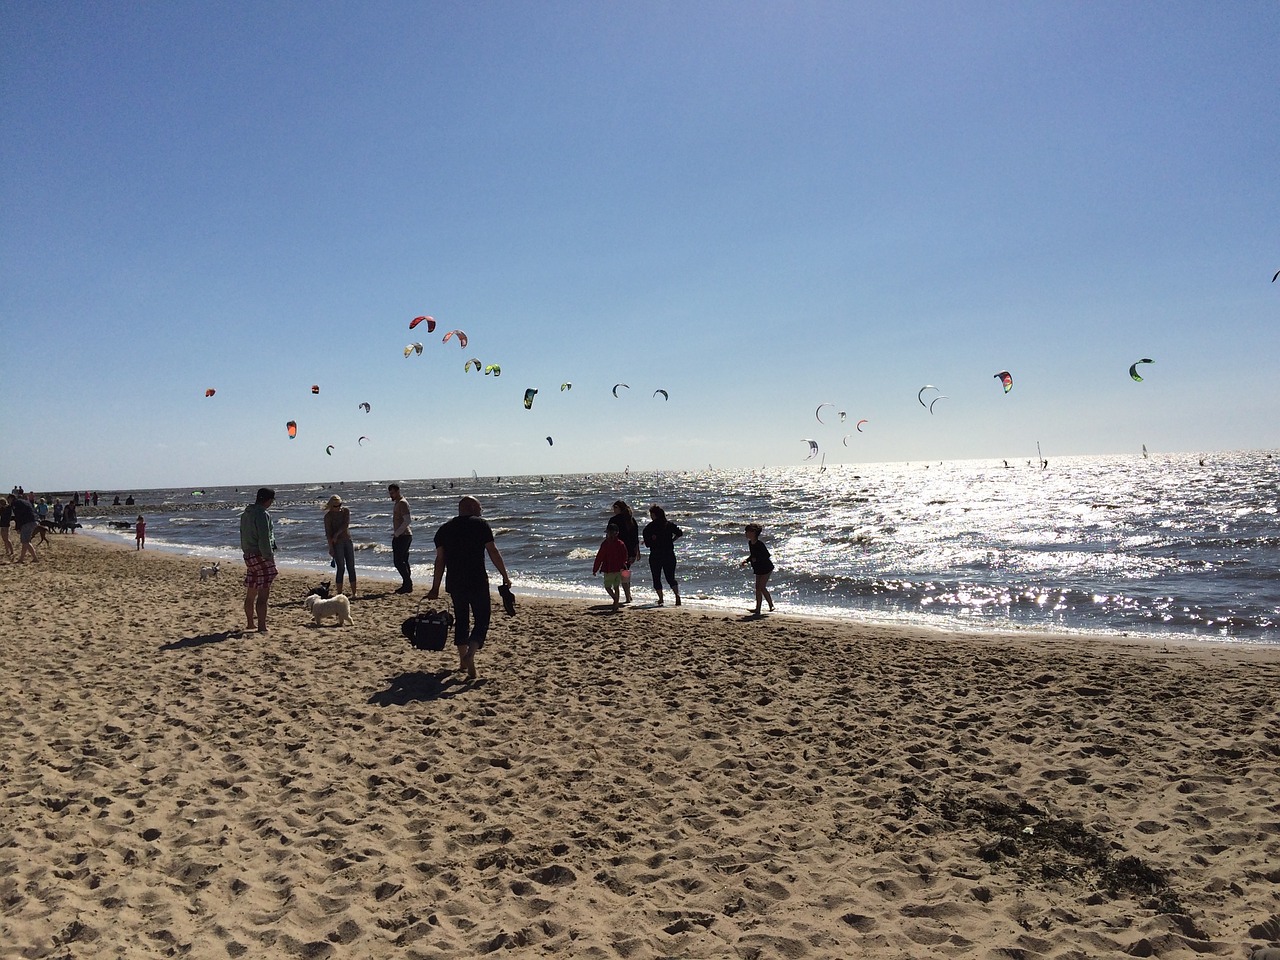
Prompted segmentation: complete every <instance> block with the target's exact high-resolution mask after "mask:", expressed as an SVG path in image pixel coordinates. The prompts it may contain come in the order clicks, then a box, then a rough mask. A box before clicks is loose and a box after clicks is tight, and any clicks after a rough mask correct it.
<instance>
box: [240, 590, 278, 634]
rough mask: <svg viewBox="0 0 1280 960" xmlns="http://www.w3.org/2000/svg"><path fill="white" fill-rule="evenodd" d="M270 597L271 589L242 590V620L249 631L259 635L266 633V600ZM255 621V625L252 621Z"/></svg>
mask: <svg viewBox="0 0 1280 960" xmlns="http://www.w3.org/2000/svg"><path fill="white" fill-rule="evenodd" d="M270 596H271V588H270V587H264V588H262V589H258V588H256V587H245V588H244V619H245V623H246V624H248V628H249V629H250V630H255V629H256V630H257V631H258V632H259V633H266V632H267V599H268V598H269V597H270ZM255 619H256V620H257V623H256V625H255V623H254V621H255Z"/></svg>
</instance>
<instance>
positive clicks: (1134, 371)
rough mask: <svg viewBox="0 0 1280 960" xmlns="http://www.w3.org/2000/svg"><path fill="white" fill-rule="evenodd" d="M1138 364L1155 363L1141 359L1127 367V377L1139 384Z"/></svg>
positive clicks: (1145, 358)
mask: <svg viewBox="0 0 1280 960" xmlns="http://www.w3.org/2000/svg"><path fill="white" fill-rule="evenodd" d="M1139 363H1155V361H1154V360H1152V359H1151V358H1150V357H1143V358H1142V359H1141V360H1137V361H1135V362H1134V363H1133V365H1132V366H1130V367H1129V376H1131V377H1132V378H1133V379H1134V380H1135V381H1137V382H1138V383H1141V382H1142V377H1141V376H1140V375H1139V373H1138V364H1139Z"/></svg>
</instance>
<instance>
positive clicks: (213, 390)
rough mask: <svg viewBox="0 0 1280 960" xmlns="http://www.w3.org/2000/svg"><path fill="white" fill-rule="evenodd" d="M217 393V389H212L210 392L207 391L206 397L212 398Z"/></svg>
mask: <svg viewBox="0 0 1280 960" xmlns="http://www.w3.org/2000/svg"><path fill="white" fill-rule="evenodd" d="M217 392H218V391H217V390H215V389H213V387H210V388H209V389H208V390H206V391H205V392H204V395H205V396H206V397H212V396H213V395H214V394H215V393H217Z"/></svg>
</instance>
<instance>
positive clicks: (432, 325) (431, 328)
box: [409, 317, 436, 333]
mask: <svg viewBox="0 0 1280 960" xmlns="http://www.w3.org/2000/svg"><path fill="white" fill-rule="evenodd" d="M420 323H425V324H426V325H427V333H435V332H436V322H435V320H434V319H433V318H432V317H414V318H413V319H412V320H410V321H409V329H410V330H412V329H413V328H414V327H416V326H417V325H418V324H420Z"/></svg>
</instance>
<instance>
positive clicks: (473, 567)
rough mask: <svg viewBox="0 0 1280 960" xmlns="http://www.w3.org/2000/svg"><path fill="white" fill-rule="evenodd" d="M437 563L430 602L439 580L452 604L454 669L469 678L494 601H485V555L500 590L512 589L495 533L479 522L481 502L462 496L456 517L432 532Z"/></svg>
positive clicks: (486, 598)
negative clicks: (497, 576)
mask: <svg viewBox="0 0 1280 960" xmlns="http://www.w3.org/2000/svg"><path fill="white" fill-rule="evenodd" d="M435 544H436V563H435V571H434V573H433V576H432V580H431V590H430V592H429V593H428V594H427V599H428V600H435V599H437V598H438V597H439V596H440V581H441V580H442V579H443V580H444V589H445V592H446V593H448V594H449V597H450V598H451V599H452V600H453V617H454V631H455V632H454V642H455V643H456V644H457V646H458V668H459V669H460V670H465V671H466V672H467V676H468V677H469V678H471V679H473V680H474V679H475V677H476V654H477V653H479V652H480V648H481V647H483V646H484V641H485V637H486V636H487V635H488V633H489V621H490V618H491V615H492V610H493V602H492V599H491V598H490V596H489V574H488V572H487V571H486V569H485V565H484V557H485V554H486V553H488V555H489V559H490V560H491V561H492V562H493V566H494V569H496V570H497V571H498V573H500V574H502V586H503V587H504V588H507V589H510V587H511V578H510V577H509V576H508V575H507V565H506V563H504V562H503V559H502V554H501V553H499V552H498V545H497V544H496V543H494V540H493V529H492V528H491V527H490V526H489V524H488V522H487V521H485V520H482V519H481V518H480V501H479V500H477V499H476V498H475V497H463V498H462V499H461V500H459V501H458V515H457V516H456V517H454V518H453V519H452V520H449V521H448V522H446V523H445V524H444V525H443V526H442V527H441V528H440V529H439V530H437V531H436V537H435Z"/></svg>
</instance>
